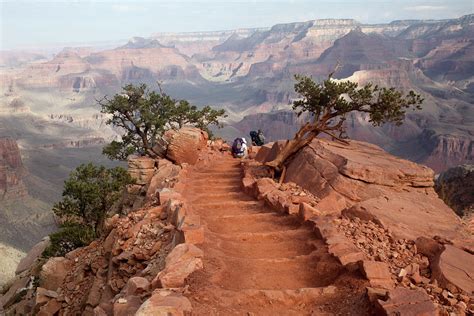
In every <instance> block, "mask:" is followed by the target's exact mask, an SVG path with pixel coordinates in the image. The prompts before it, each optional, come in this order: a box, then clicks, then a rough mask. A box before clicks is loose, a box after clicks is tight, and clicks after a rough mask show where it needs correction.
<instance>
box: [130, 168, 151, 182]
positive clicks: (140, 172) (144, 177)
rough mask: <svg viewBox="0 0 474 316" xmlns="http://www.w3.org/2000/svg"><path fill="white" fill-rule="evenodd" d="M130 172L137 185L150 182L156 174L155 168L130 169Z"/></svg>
mask: <svg viewBox="0 0 474 316" xmlns="http://www.w3.org/2000/svg"><path fill="white" fill-rule="evenodd" d="M128 174H130V176H131V177H132V179H134V180H135V183H136V184H137V185H145V184H147V183H148V182H150V180H151V178H153V175H154V174H155V170H154V169H128Z"/></svg>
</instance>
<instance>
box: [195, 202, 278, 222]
mask: <svg viewBox="0 0 474 316" xmlns="http://www.w3.org/2000/svg"><path fill="white" fill-rule="evenodd" d="M193 208H194V209H195V210H198V211H199V213H200V215H201V217H202V218H203V219H206V218H208V217H221V216H239V215H252V214H261V213H273V212H274V211H272V210H271V209H269V208H267V207H265V206H263V205H261V204H255V205H249V204H247V206H246V207H245V208H242V207H241V206H240V205H238V204H235V205H230V206H226V207H219V208H216V207H206V206H199V205H194V206H193Z"/></svg>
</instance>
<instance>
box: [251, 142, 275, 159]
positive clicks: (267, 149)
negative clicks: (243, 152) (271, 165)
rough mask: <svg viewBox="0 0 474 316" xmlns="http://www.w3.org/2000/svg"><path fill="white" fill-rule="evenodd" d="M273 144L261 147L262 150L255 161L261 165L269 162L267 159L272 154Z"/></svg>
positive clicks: (258, 152) (259, 150)
mask: <svg viewBox="0 0 474 316" xmlns="http://www.w3.org/2000/svg"><path fill="white" fill-rule="evenodd" d="M272 146H273V143H268V144H265V145H263V146H260V148H259V149H258V151H257V155H256V156H255V158H254V159H255V160H256V161H258V162H261V163H264V162H266V161H267V157H268V155H269V154H270V151H271V150H272Z"/></svg>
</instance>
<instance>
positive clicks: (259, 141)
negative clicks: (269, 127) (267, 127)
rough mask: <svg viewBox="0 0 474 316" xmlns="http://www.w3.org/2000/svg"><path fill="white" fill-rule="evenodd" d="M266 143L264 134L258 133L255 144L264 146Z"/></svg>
mask: <svg viewBox="0 0 474 316" xmlns="http://www.w3.org/2000/svg"><path fill="white" fill-rule="evenodd" d="M263 144H265V137H264V136H263V134H257V139H256V140H255V145H257V146H263Z"/></svg>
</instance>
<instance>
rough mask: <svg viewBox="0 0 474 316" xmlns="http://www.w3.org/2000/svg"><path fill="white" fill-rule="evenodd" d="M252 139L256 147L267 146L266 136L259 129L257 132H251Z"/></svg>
mask: <svg viewBox="0 0 474 316" xmlns="http://www.w3.org/2000/svg"><path fill="white" fill-rule="evenodd" d="M250 138H251V139H252V145H254V146H262V145H263V144H265V136H264V135H263V132H262V130H261V129H259V130H258V131H257V132H256V131H251V132H250Z"/></svg>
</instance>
